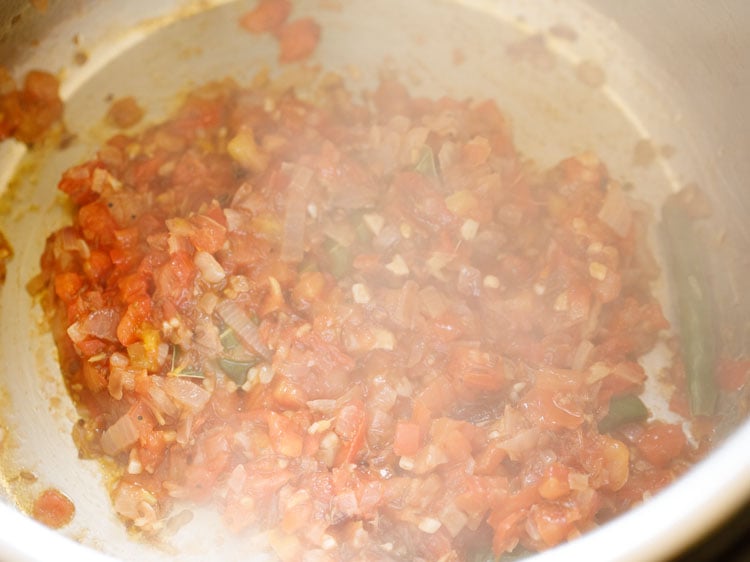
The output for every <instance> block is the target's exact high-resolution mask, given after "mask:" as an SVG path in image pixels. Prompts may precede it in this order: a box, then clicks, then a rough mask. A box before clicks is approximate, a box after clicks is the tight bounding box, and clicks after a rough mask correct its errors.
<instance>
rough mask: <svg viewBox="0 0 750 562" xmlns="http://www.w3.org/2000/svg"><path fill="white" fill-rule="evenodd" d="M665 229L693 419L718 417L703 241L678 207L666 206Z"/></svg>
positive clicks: (671, 204)
mask: <svg viewBox="0 0 750 562" xmlns="http://www.w3.org/2000/svg"><path fill="white" fill-rule="evenodd" d="M662 228H663V232H664V238H665V241H666V249H667V254H668V260H669V265H670V272H671V274H672V275H671V276H672V287H673V294H674V297H675V302H676V304H677V320H678V323H679V332H680V340H681V341H680V348H681V352H682V360H683V363H684V364H685V375H686V378H687V387H688V397H689V400H690V410H691V412H692V413H693V415H696V416H708V415H711V414H713V413H714V408H715V407H716V398H717V395H718V389H717V384H716V380H715V378H714V366H715V353H716V351H715V345H716V342H715V339H714V338H715V330H714V326H713V310H712V302H711V288H710V284H709V281H708V278H707V276H706V266H705V264H704V263H703V262H702V260H701V252H700V248H701V241H700V239H699V237H698V235H697V234H696V232H695V229H694V228H693V222H692V219H691V218H690V217H689V216H688V214H687V213H686V212H685V210H684V209H682V208H681V207H680V206H679V205H678V204H674V203H671V202H670V203H667V204H665V205H664V208H663V209H662Z"/></svg>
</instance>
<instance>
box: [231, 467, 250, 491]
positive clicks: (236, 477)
mask: <svg viewBox="0 0 750 562" xmlns="http://www.w3.org/2000/svg"><path fill="white" fill-rule="evenodd" d="M246 481H247V471H246V470H245V467H244V465H241V464H238V465H237V466H235V467H234V470H232V473H231V474H230V475H229V478H228V479H227V488H229V489H230V490H231V491H233V492H234V493H235V494H239V493H241V492H242V488H243V487H244V486H245V482H246Z"/></svg>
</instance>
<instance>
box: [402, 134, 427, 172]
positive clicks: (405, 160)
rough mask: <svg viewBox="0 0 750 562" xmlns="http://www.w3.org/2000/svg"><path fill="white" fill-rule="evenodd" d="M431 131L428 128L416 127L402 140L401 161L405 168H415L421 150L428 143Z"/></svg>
mask: <svg viewBox="0 0 750 562" xmlns="http://www.w3.org/2000/svg"><path fill="white" fill-rule="evenodd" d="M429 134H430V130H429V129H428V128H427V127H414V128H412V129H410V130H409V131H408V132H407V133H406V134H405V135H404V137H403V138H402V139H401V150H400V155H399V159H400V160H401V164H403V165H405V166H413V165H414V164H416V163H417V159H418V158H419V154H420V149H421V148H422V147H423V146H424V143H425V142H426V141H427V136H428V135H429Z"/></svg>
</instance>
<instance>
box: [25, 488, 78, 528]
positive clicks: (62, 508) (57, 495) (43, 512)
mask: <svg viewBox="0 0 750 562" xmlns="http://www.w3.org/2000/svg"><path fill="white" fill-rule="evenodd" d="M74 514H75V506H74V505H73V502H72V501H70V498H68V497H67V496H66V495H65V494H63V493H62V492H60V491H59V490H56V489H55V488H48V489H47V490H44V492H42V493H41V494H40V495H39V497H38V498H37V499H36V500H34V507H33V510H32V515H33V516H34V519H36V520H37V521H39V522H40V523H43V524H45V525H47V526H48V527H52V528H53V529H59V528H60V527H64V526H65V525H67V524H68V523H70V522H71V520H72V519H73V515H74Z"/></svg>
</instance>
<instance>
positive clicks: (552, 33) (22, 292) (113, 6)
mask: <svg viewBox="0 0 750 562" xmlns="http://www.w3.org/2000/svg"><path fill="white" fill-rule="evenodd" d="M64 4H65V6H64ZM159 4H160V5H159V6H158V7H157V6H154V5H150V3H149V2H148V1H146V0H138V1H133V2H129V3H128V5H127V8H124V7H122V6H121V4H120V3H117V2H114V1H108V2H99V3H93V2H91V3H87V2H82V3H80V6H79V8H78V10H77V9H75V8H73V9H68V7H67V3H63V2H51V3H50V6H49V9H48V12H47V13H46V14H36V13H33V12H31V11H29V9H28V8H27V7H26V8H23V12H22V13H23V17H24V18H27V19H34V18H37V19H38V18H53V17H55V18H58V23H55V24H54V25H52V24H50V22H49V20H47V22H46V24H45V23H38V22H37V20H36V19H35V20H34V21H35V22H37V23H35V24H34V25H35V26H36V27H34V26H32V25H30V24H29V28H28V30H27V32H26V33H27V34H28V35H27V36H23V35H18V37H17V40H18V41H23V40H24V38H25V39H26V40H28V39H29V38H33V36H34V33H42V32H43V33H45V36H44V39H42V42H41V43H40V44H39V46H38V47H35V48H32V49H31V50H27V51H23V52H22V51H19V50H13V49H11V48H10V47H8V46H7V41H8V40H9V39H8V37H10V40H12V39H13V38H14V37H16V36H15V35H14V33H17V32H15V31H13V30H12V29H9V30H6V45H5V46H3V47H2V48H3V49H5V53H6V55H7V56H8V57H9V60H11V61H12V62H13V64H14V67H15V70H16V71H17V72H18V73H19V75H20V73H22V72H23V71H24V70H25V69H27V68H32V67H44V68H52V69H55V68H61V69H62V71H61V76H62V83H63V87H62V93H63V96H64V98H65V100H64V101H65V121H66V124H67V127H68V129H69V130H70V131H71V132H72V133H73V134H74V135H75V138H74V140H73V142H72V143H70V144H69V146H67V147H66V148H64V149H59V150H57V149H56V150H46V151H42V152H39V153H35V154H27V153H26V150H25V148H23V147H22V146H20V145H19V144H17V143H13V142H6V143H4V144H3V145H2V146H1V147H0V163H2V166H0V168H2V169H3V170H5V171H7V172H6V173H5V176H3V177H0V179H3V180H4V181H5V183H6V184H7V185H6V186H4V187H5V190H6V191H7V193H6V196H5V202H4V209H3V210H4V213H5V217H4V219H3V221H2V228H3V231H4V232H5V234H6V236H7V237H8V239H9V240H10V241H11V244H12V245H13V247H14V250H15V257H14V259H13V260H12V261H11V262H10V264H9V268H8V277H7V281H6V283H5V286H4V288H3V290H2V295H1V298H2V300H1V301H0V303H1V304H0V322H1V323H2V324H1V325H2V330H0V358H2V362H3V365H4V367H3V374H2V375H1V377H2V394H1V397H2V409H1V410H0V412H2V413H1V414H0V424H1V426H2V430H3V431H2V435H3V440H2V446H1V449H0V450H1V454H2V468H3V470H2V479H3V480H4V487H5V490H6V495H7V498H8V501H9V502H10V503H18V504H20V505H21V506H26V507H27V506H28V502H29V501H30V498H32V497H33V496H34V494H36V493H38V491H39V490H41V489H43V488H46V487H50V486H52V487H56V488H59V489H60V490H62V491H64V492H65V493H66V494H67V495H68V496H69V497H70V498H71V499H72V500H73V502H74V503H75V506H76V517H75V519H74V521H73V523H72V524H71V525H70V526H69V527H67V528H66V529H64V530H63V532H64V533H65V534H66V535H67V536H69V537H71V538H73V539H74V540H76V541H80V542H81V543H83V544H85V545H87V546H90V547H93V548H94V549H96V550H100V551H102V552H104V553H107V554H110V555H112V556H115V557H121V558H124V559H140V560H160V559H163V557H164V556H165V555H166V554H169V555H170V556H171V555H173V554H174V555H175V556H177V557H178V558H179V559H180V560H207V559H221V560H233V559H247V554H246V553H247V552H252V551H253V550H254V549H257V545H258V539H257V538H256V537H247V536H243V537H237V536H231V535H228V534H226V533H224V532H223V531H222V523H221V521H220V520H219V518H218V516H217V515H215V514H212V513H211V512H208V511H205V512H204V511H203V510H201V509H197V510H194V511H195V516H194V518H193V520H192V522H191V523H189V524H187V525H186V526H184V527H182V528H180V529H177V530H175V531H174V533H173V534H172V535H171V536H168V537H166V538H165V539H164V541H163V543H159V544H150V543H145V542H143V541H136V540H131V539H130V537H129V536H128V533H127V531H126V530H125V529H124V528H123V525H122V523H121V522H120V521H119V520H118V519H117V517H116V516H115V515H114V513H113V511H112V509H111V506H110V500H109V497H108V495H107V481H108V477H107V474H106V470H105V471H102V469H101V467H100V465H99V464H98V463H96V462H93V461H82V460H80V459H79V458H78V452H77V450H76V448H75V446H74V444H73V441H72V439H71V438H70V431H71V427H72V426H73V424H74V423H75V421H76V420H77V417H78V416H77V414H76V412H75V408H74V406H73V405H72V403H71V401H70V399H69V397H68V395H67V394H66V391H65V387H64V385H63V382H62V378H61V376H60V370H59V366H58V364H57V357H56V353H55V351H54V349H55V347H54V343H53V340H52V337H51V335H50V334H49V333H48V331H47V329H46V327H45V325H44V321H43V315H42V312H41V310H40V307H39V305H38V304H37V303H35V302H34V300H33V299H32V297H31V296H29V294H28V292H27V291H26V289H25V287H26V284H27V283H28V282H29V280H30V279H32V278H33V277H34V276H35V275H36V274H37V273H38V271H39V261H38V260H39V256H40V255H41V253H42V249H43V247H44V241H45V238H46V236H47V235H48V234H49V233H50V232H52V231H53V230H54V229H56V228H58V227H60V226H62V225H64V224H66V223H67V222H68V221H69V214H68V209H67V208H66V206H65V204H64V203H63V202H62V198H61V196H58V195H57V194H56V189H55V188H56V184H57V181H58V178H59V177H60V175H61V173H62V172H63V171H64V170H65V169H66V168H67V167H69V166H70V165H73V164H75V163H78V162H80V161H82V160H83V159H85V158H86V157H87V156H88V155H91V154H92V153H93V152H94V151H95V150H96V147H97V146H98V145H99V144H100V143H101V142H102V141H103V140H105V139H106V138H107V137H108V136H110V135H111V134H113V132H114V130H113V129H111V128H108V126H107V125H106V124H105V123H104V122H103V116H104V115H105V113H106V111H107V108H108V106H109V104H110V103H111V100H112V99H113V98H118V97H121V96H127V95H133V96H135V97H136V98H137V99H138V101H139V103H141V104H142V105H143V106H144V107H145V108H147V113H146V117H145V120H144V125H145V124H148V123H154V122H157V121H158V120H159V119H161V118H164V117H166V116H167V115H169V113H170V111H172V110H173V109H174V108H175V107H176V104H177V100H179V99H180V96H181V95H184V94H185V92H187V91H188V90H189V89H190V88H191V87H194V86H197V85H200V84H202V83H205V82H207V81H210V80H218V79H222V78H224V77H227V76H231V77H232V78H234V79H235V80H236V81H237V82H239V83H248V82H249V81H251V80H252V79H253V77H254V76H255V75H256V74H258V73H259V72H261V71H263V70H264V69H268V71H269V72H270V74H271V75H272V76H274V77H275V79H277V80H280V81H281V82H283V83H286V84H289V85H296V86H299V88H300V90H301V91H302V92H304V90H305V87H306V85H307V84H309V82H310V80H311V77H312V76H315V75H316V74H315V72H316V67H320V68H321V69H322V73H325V72H335V73H338V74H340V75H341V76H343V77H344V79H345V81H346V82H347V83H348V84H349V86H350V89H352V90H355V91H366V90H368V89H372V88H373V87H374V86H375V85H376V84H377V80H378V77H379V76H380V75H382V74H383V73H387V74H394V75H397V76H398V77H399V78H400V79H401V80H402V81H403V82H404V83H405V84H406V85H407V86H408V88H409V89H410V90H412V91H413V92H415V93H417V94H425V95H431V96H440V95H449V96H452V97H456V98H467V97H468V98H474V99H483V98H487V97H490V98H493V99H495V100H497V102H498V105H499V106H500V108H502V110H503V111H504V112H505V113H506V115H507V116H508V119H509V120H510V122H511V123H512V128H513V132H514V138H515V140H516V143H517V145H518V146H519V147H520V149H521V150H522V151H523V152H524V154H526V155H527V156H528V157H529V158H531V159H533V160H534V161H535V162H536V164H537V165H538V166H539V167H540V168H543V167H547V166H550V165H552V164H554V163H555V162H556V161H558V160H560V159H561V158H563V157H565V156H567V155H570V154H574V153H578V152H581V151H585V150H593V151H595V152H596V153H597V154H598V155H599V156H600V157H601V159H602V160H603V161H604V162H606V163H607V166H608V168H609V170H610V173H611V175H612V176H613V177H615V178H618V179H619V180H620V181H621V182H622V183H623V185H626V186H627V187H628V188H629V190H630V191H629V193H630V195H632V196H633V197H634V198H636V199H639V200H642V201H645V202H647V203H648V204H649V205H651V206H652V208H653V209H654V217H655V220H656V219H658V211H657V210H658V208H659V206H660V205H661V204H662V202H663V201H664V199H665V198H666V197H667V196H668V195H669V194H670V193H672V192H674V191H676V190H678V189H680V188H681V187H683V186H684V185H686V184H690V183H697V184H700V186H701V187H702V188H704V189H706V188H710V186H709V185H707V184H709V182H711V180H712V178H715V176H716V171H715V169H714V168H715V162H709V163H708V166H707V165H706V162H705V160H704V161H701V159H700V158H699V157H698V156H699V155H700V154H705V152H704V146H703V144H702V142H703V141H701V131H696V130H694V129H691V128H690V127H691V126H694V125H695V123H696V121H694V120H692V119H691V118H690V117H689V116H688V115H686V114H685V111H686V106H685V105H684V104H682V100H684V99H685V92H684V91H682V90H681V88H680V86H679V84H678V82H676V81H675V79H674V77H673V76H670V75H669V74H668V73H666V72H664V71H663V70H662V69H661V68H659V65H658V64H657V61H656V60H655V59H654V58H653V57H651V56H650V54H649V52H648V51H646V49H645V48H644V47H643V46H642V45H640V44H638V43H636V42H635V41H633V40H632V39H631V38H630V37H629V36H628V35H627V34H626V33H625V31H623V30H622V29H621V28H620V27H619V26H617V25H616V24H615V23H614V22H613V20H611V19H609V18H607V17H605V16H603V15H601V14H600V13H599V12H597V11H596V10H595V9H592V8H591V6H589V5H588V4H585V3H579V2H565V3H562V2H556V1H553V0H539V1H537V2H534V3H529V2H524V1H521V0H515V1H514V0H500V1H496V2H493V1H489V0H487V1H483V0H459V1H455V2H428V1H419V2H417V1H413V2H401V1H398V0H380V1H378V2H371V1H369V0H348V1H346V2H338V1H336V0H314V1H307V2H299V3H298V5H297V6H296V8H295V9H296V10H297V13H298V14H299V15H303V14H308V15H311V16H313V17H315V19H316V20H317V21H319V22H320V24H321V26H322V28H323V35H322V42H321V44H320V46H319V48H318V50H317V51H316V53H315V54H314V56H313V58H312V59H311V60H309V61H308V62H307V63H306V64H305V65H304V66H296V65H295V66H290V67H279V66H278V65H277V63H276V60H277V51H276V49H277V46H276V44H275V42H274V41H273V39H272V38H271V37H267V36H266V37H259V36H254V35H250V34H247V33H244V32H242V31H241V30H240V29H239V27H238V24H237V20H238V17H239V16H240V14H242V13H243V12H244V11H246V10H247V9H248V8H249V7H251V6H252V5H253V3H251V2H196V3H185V2H162V3H159ZM600 4H602V5H606V3H600ZM599 7H602V6H599ZM604 7H606V6H604ZM120 10H122V12H121V16H114V17H110V14H115V13H120ZM113 19H118V20H119V21H113ZM22 23H23V22H22ZM19 25H21V24H19ZM45 26H46V27H45ZM40 30H41V31H40ZM18 33H20V32H18ZM51 49H53V50H51ZM45 62H46V64H45ZM50 65H51V66H50ZM318 75H320V74H318ZM8 172H13V173H15V174H16V175H15V177H13V178H12V179H11V178H10V175H11V174H10V173H8ZM0 187H2V186H0ZM706 190H707V191H709V192H710V191H711V190H710V189H706ZM710 197H712V198H714V199H720V197H721V195H720V194H716V193H712V194H711V195H710ZM729 208H730V209H731V205H729ZM726 216H729V215H723V214H722V206H721V205H717V218H716V222H718V223H723V228H724V230H723V233H722V231H720V230H719V229H718V227H713V226H711V227H707V230H706V233H705V234H706V237H707V239H708V240H709V244H710V247H711V255H712V257H711V258H710V260H707V263H708V264H711V265H715V266H716V267H723V269H724V270H725V271H726V273H727V275H726V276H725V277H723V278H722V279H723V281H721V282H720V287H721V289H722V295H724V296H722V298H721V299H720V300H721V302H722V303H723V306H722V307H721V309H722V310H723V311H724V312H723V313H724V317H725V320H726V322H728V323H729V324H727V325H728V326H729V327H728V328H727V329H726V330H724V331H725V332H726V333H723V336H724V337H725V338H726V339H727V341H731V342H732V345H734V346H735V347H736V348H737V349H738V350H740V349H741V348H743V347H744V344H745V342H746V341H747V339H748V338H747V330H748V327H747V320H746V318H748V316H747V315H744V312H745V311H746V307H747V303H746V301H747V299H746V298H745V296H744V295H743V294H742V291H741V287H742V282H741V279H742V278H743V277H741V276H742V274H743V272H746V271H747V270H746V269H743V268H745V267H746V264H745V262H746V259H745V257H744V253H743V249H746V246H738V245H737V244H735V243H734V242H735V241H736V240H740V242H741V243H746V241H745V240H742V234H744V232H741V233H740V234H739V235H738V234H737V233H736V232H735V227H736V228H739V229H740V230H741V229H742V227H741V226H738V225H741V221H740V222H739V223H738V222H736V221H733V220H729V219H727V220H723V219H722V217H726ZM743 216H744V215H743ZM651 235H652V238H653V246H654V248H655V249H656V251H657V253H658V252H659V244H658V241H657V237H656V231H655V229H654V231H653V232H652V233H651ZM722 236H723V237H724V238H722ZM727 260H729V263H731V264H732V267H727V266H722V265H721V264H722V263H726V262H727ZM655 291H656V293H657V294H658V295H659V297H660V298H661V299H662V301H663V302H664V304H665V308H666V309H667V310H670V308H671V303H670V302H669V292H668V284H667V282H666V281H665V279H664V276H662V278H660V279H659V280H658V281H657V282H656V285H655ZM666 353H667V351H666V349H658V350H657V351H656V352H655V353H652V354H651V355H650V356H649V357H647V358H645V359H644V361H645V362H646V365H647V366H648V369H649V372H658V370H659V368H660V366H661V365H662V364H663V363H664V362H665V361H666V360H667V359H668V356H667V355H665V354H666ZM659 384H660V383H659V382H658V379H657V378H656V377H654V378H653V379H652V380H651V381H650V382H649V385H648V393H649V396H650V398H649V406H651V408H652V410H653V411H654V412H655V413H656V414H657V415H659V416H663V417H665V418H668V419H669V416H671V415H672V414H670V413H669V411H668V410H667V408H665V407H664V403H663V400H662V399H661V398H660V386H659ZM739 421H740V420H736V422H737V423H739ZM191 509H192V508H191ZM180 510H181V508H180V507H178V508H177V509H176V510H175V513H179V512H180ZM0 552H1V550H0ZM257 559H259V560H260V559H263V557H262V555H258V558H257Z"/></svg>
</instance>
